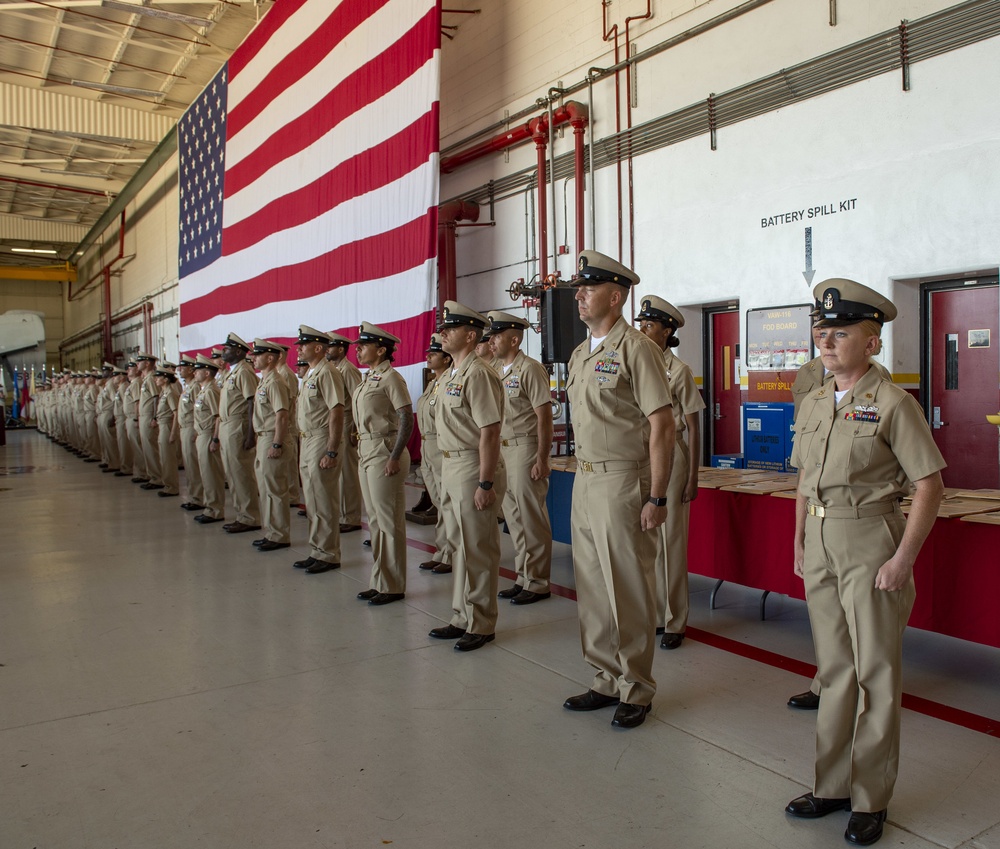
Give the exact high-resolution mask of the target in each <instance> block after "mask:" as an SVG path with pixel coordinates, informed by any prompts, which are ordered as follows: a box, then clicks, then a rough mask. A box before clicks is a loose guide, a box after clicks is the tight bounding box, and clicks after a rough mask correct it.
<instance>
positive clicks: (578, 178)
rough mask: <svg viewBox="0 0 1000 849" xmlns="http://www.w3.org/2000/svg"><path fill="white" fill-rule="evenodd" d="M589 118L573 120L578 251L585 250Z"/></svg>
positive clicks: (578, 252)
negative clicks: (585, 135)
mask: <svg viewBox="0 0 1000 849" xmlns="http://www.w3.org/2000/svg"><path fill="white" fill-rule="evenodd" d="M586 126H587V120H586V119H585V118H584V119H582V120H574V121H573V179H574V181H575V182H576V253H577V256H579V254H580V251H582V250H584V239H585V238H586V236H585V230H584V226H583V193H584V182H583V131H584V128H585V127H586Z"/></svg>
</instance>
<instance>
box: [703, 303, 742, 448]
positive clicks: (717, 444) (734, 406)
mask: <svg viewBox="0 0 1000 849" xmlns="http://www.w3.org/2000/svg"><path fill="white" fill-rule="evenodd" d="M709 322H710V332H709V338H710V339H711V340H712V342H711V354H712V386H711V393H710V397H709V399H708V409H709V414H710V415H711V417H712V453H713V454H739V453H740V376H739V361H740V313H739V310H726V311H725V312H713V313H709Z"/></svg>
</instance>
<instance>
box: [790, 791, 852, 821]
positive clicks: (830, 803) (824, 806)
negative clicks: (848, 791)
mask: <svg viewBox="0 0 1000 849" xmlns="http://www.w3.org/2000/svg"><path fill="white" fill-rule="evenodd" d="M850 807H851V800H850V799H849V798H848V799H823V798H821V797H819V796H813V794H812V793H806V794H805V796H799V797H798V798H797V799H792V801H791V802H789V803H788V804H787V805H785V813H786V814H791V815H792V816H793V817H799V818H800V819H804V820H814V819H817V818H818V817H825V816H826V815H827V814H832V813H834V812H835V811H847V810H850Z"/></svg>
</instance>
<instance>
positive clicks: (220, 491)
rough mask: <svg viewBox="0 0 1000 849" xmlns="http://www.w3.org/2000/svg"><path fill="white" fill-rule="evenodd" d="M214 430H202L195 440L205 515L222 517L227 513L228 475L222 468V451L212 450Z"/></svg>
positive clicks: (214, 517)
mask: <svg viewBox="0 0 1000 849" xmlns="http://www.w3.org/2000/svg"><path fill="white" fill-rule="evenodd" d="M211 447H212V431H210V430H207V431H204V432H200V433H198V435H197V439H196V440H195V451H196V453H197V455H198V474H199V477H200V479H201V486H202V493H203V494H202V499H201V501H199V502H198V503H199V504H204V505H205V513H204V515H205V516H208V517H210V518H212V519H222V518H223V517H224V516H225V515H226V476H225V473H224V472H223V470H222V451H221V450H218V449H217V450H216V451H214V452H213V451H211V450H210V449H211Z"/></svg>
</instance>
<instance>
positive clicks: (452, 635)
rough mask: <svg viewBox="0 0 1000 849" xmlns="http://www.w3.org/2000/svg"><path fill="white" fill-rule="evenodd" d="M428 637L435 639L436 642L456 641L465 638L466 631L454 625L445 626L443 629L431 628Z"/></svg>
mask: <svg viewBox="0 0 1000 849" xmlns="http://www.w3.org/2000/svg"><path fill="white" fill-rule="evenodd" d="M427 636H428V637H434V639H436V640H456V639H458V638H459V637H464V636H465V629H464V628H456V627H455V626H454V625H445V626H444V627H442V628H431V630H430V633H428V634H427Z"/></svg>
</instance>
